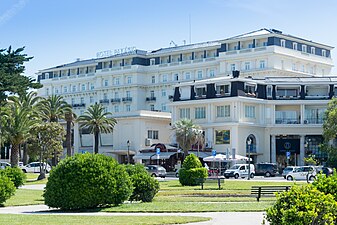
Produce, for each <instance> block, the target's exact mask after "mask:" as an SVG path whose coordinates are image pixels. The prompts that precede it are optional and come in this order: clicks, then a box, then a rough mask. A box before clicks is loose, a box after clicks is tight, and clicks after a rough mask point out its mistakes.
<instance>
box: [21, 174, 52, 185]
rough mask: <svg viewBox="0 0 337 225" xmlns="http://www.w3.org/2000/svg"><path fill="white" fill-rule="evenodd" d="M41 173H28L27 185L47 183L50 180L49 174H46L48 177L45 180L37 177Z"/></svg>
mask: <svg viewBox="0 0 337 225" xmlns="http://www.w3.org/2000/svg"><path fill="white" fill-rule="evenodd" d="M39 175H40V174H39V173H26V177H27V179H26V182H25V185H30V184H46V183H47V181H48V179H47V178H48V176H49V174H46V177H47V178H46V179H43V180H37V177H38V176H39Z"/></svg>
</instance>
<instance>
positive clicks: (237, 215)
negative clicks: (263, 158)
mask: <svg viewBox="0 0 337 225" xmlns="http://www.w3.org/2000/svg"><path fill="white" fill-rule="evenodd" d="M0 214H61V215H76V216H88V215H91V216H92V215H95V216H144V215H146V216H202V217H211V218H212V220H210V221H206V222H199V223H189V224H188V225H227V224H228V225H231V224H235V225H261V223H262V220H263V215H264V213H263V212H208V213H106V212H85V213H65V212H59V211H57V210H53V209H50V208H48V206H46V205H30V206H14V207H4V208H0Z"/></svg>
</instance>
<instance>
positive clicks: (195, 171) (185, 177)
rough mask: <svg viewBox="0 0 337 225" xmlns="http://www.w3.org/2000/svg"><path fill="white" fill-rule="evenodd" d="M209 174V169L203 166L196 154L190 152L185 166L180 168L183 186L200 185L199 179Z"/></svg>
mask: <svg viewBox="0 0 337 225" xmlns="http://www.w3.org/2000/svg"><path fill="white" fill-rule="evenodd" d="M207 176H208V171H207V169H206V168H203V167H202V165H201V162H200V160H199V158H198V157H197V156H196V155H194V154H190V155H189V156H187V157H186V158H185V160H184V162H183V166H182V168H181V169H180V170H179V182H180V183H181V185H183V186H195V185H198V184H199V182H198V180H199V179H204V178H206V177H207Z"/></svg>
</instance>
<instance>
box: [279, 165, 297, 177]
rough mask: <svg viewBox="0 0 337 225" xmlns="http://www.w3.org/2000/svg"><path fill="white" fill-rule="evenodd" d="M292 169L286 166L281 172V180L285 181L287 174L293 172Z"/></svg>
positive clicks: (292, 167)
mask: <svg viewBox="0 0 337 225" xmlns="http://www.w3.org/2000/svg"><path fill="white" fill-rule="evenodd" d="M294 168H295V167H294V166H287V167H286V168H284V169H283V171H282V176H283V178H284V179H286V177H287V174H288V173H289V172H291V171H293V170H294Z"/></svg>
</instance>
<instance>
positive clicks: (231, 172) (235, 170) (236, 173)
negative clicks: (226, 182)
mask: <svg viewBox="0 0 337 225" xmlns="http://www.w3.org/2000/svg"><path fill="white" fill-rule="evenodd" d="M248 166H249V164H235V165H233V166H232V167H231V168H229V169H228V170H226V171H225V173H224V176H225V177H226V178H227V179H228V178H230V177H234V178H235V179H238V178H239V177H242V178H245V177H248ZM254 175H255V166H254V164H250V178H254Z"/></svg>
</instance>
